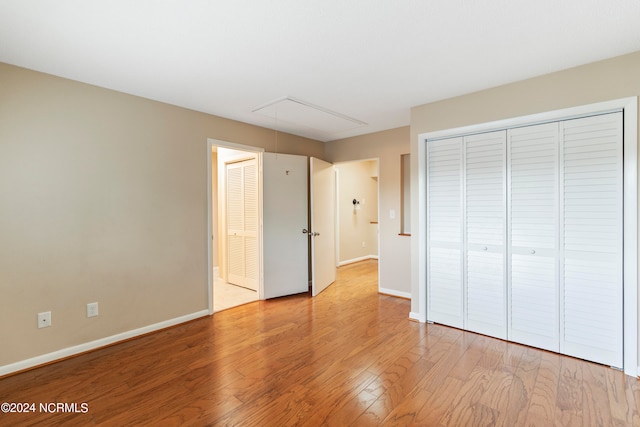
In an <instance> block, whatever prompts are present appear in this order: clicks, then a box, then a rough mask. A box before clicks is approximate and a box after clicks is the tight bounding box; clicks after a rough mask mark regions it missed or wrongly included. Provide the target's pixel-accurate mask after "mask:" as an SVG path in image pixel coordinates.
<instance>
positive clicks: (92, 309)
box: [87, 302, 98, 317]
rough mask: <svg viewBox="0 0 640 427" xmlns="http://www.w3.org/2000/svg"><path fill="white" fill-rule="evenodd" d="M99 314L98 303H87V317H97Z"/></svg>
mask: <svg viewBox="0 0 640 427" xmlns="http://www.w3.org/2000/svg"><path fill="white" fill-rule="evenodd" d="M97 315H98V303H97V302H91V303H89V304H87V317H96V316H97Z"/></svg>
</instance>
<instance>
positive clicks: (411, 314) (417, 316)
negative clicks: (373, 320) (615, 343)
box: [409, 311, 640, 371]
mask: <svg viewBox="0 0 640 427" xmlns="http://www.w3.org/2000/svg"><path fill="white" fill-rule="evenodd" d="M409 319H411V320H415V321H418V322H421V323H425V320H422V318H421V317H420V313H414V312H413V311H411V312H409ZM638 370H639V371H640V368H638Z"/></svg>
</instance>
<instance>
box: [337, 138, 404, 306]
mask: <svg viewBox="0 0 640 427" xmlns="http://www.w3.org/2000/svg"><path fill="white" fill-rule="evenodd" d="M408 152H409V127H402V128H397V129H391V130H387V131H383V132H376V133H371V134H368V135H362V136H357V137H353V138H346V139H341V140H336V141H331V142H326V143H325V157H326V159H327V160H328V161H331V162H334V163H335V162H347V161H352V160H364V159H373V158H377V159H378V161H379V164H378V165H379V177H378V186H379V200H378V204H379V209H380V218H379V222H380V223H379V239H380V253H379V254H378V256H379V259H380V261H379V270H380V277H379V287H380V289H381V290H382V291H383V292H389V293H393V294H397V295H401V296H409V295H410V291H411V284H410V283H411V276H410V267H411V265H410V237H407V236H399V235H398V234H399V233H400V155H402V154H406V153H408ZM390 210H394V211H395V214H396V215H395V219H391V218H389V211H390Z"/></svg>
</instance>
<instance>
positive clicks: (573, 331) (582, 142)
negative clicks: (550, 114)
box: [560, 112, 623, 367]
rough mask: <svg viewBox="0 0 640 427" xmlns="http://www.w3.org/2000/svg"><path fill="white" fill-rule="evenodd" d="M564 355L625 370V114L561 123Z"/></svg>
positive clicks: (561, 340)
mask: <svg viewBox="0 0 640 427" xmlns="http://www.w3.org/2000/svg"><path fill="white" fill-rule="evenodd" d="M561 144H562V145H561V150H560V153H561V162H560V165H561V176H562V182H561V191H562V193H561V194H563V197H562V198H561V199H562V206H561V217H562V226H563V231H562V233H561V245H562V246H561V248H562V253H561V261H562V264H563V270H562V272H561V274H560V282H561V283H560V287H561V294H560V297H561V316H562V320H563V323H562V328H561V332H560V334H561V336H560V351H561V352H562V353H565V354H568V355H571V356H576V357H580V358H584V359H588V360H592V361H595V362H600V363H604V364H607V365H610V366H616V367H622V336H623V317H622V315H623V312H622V247H623V246H622V244H623V242H622V225H623V222H622V212H623V210H622V201H623V193H622V190H623V189H622V180H623V169H622V113H621V112H620V113H611V114H605V115H600V116H594V117H587V118H582V119H575V120H568V121H565V122H562V123H561Z"/></svg>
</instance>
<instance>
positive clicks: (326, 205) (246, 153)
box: [207, 139, 336, 314]
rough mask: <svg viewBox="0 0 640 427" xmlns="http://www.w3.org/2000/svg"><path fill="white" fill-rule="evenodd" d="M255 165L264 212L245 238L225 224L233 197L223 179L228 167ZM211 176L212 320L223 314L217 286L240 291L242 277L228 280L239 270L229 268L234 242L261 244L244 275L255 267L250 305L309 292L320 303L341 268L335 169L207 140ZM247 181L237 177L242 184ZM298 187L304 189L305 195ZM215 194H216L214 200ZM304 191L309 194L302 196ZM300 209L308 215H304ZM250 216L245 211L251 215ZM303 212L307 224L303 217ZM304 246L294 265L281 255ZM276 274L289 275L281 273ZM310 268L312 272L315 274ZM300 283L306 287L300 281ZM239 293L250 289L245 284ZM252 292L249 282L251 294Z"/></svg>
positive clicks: (256, 211) (306, 159)
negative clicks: (338, 263)
mask: <svg viewBox="0 0 640 427" xmlns="http://www.w3.org/2000/svg"><path fill="white" fill-rule="evenodd" d="M214 149H215V152H214ZM227 150H229V151H227ZM223 153H224V156H223ZM229 153H230V154H229ZM227 154H229V155H227ZM223 157H224V158H223ZM250 159H255V160H256V162H257V173H256V175H257V176H253V175H252V176H253V178H252V179H250V180H249V181H252V182H257V185H258V189H257V192H254V193H253V194H252V196H251V197H249V199H252V200H255V199H257V206H256V207H255V208H253V211H252V212H249V214H250V215H249V216H251V217H252V218H254V224H255V223H257V226H254V229H253V230H247V229H245V230H244V231H243V232H242V233H245V234H242V233H241V230H238V229H231V228H230V227H229V224H228V221H227V220H226V218H228V214H227V211H228V210H229V206H227V205H228V204H227V203H226V201H225V200H224V199H223V198H224V197H225V194H226V192H227V191H228V189H225V186H226V181H227V178H226V175H225V173H222V172H221V171H223V170H229V169H232V168H230V167H227V166H228V165H230V164H235V163H241V162H245V161H246V160H250ZM307 167H308V169H307ZM207 168H208V177H209V178H208V179H207V191H208V198H209V200H210V203H207V209H208V230H209V238H208V239H207V240H208V263H209V265H210V268H208V269H207V270H208V297H209V313H210V314H213V313H214V311H219V309H218V308H216V306H218V304H216V302H215V300H216V298H215V289H214V283H222V282H223V281H224V282H226V283H227V284H233V282H234V281H235V276H233V277H232V276H230V274H229V273H230V270H231V267H232V266H231V265H230V264H229V262H230V261H232V260H233V258H232V254H231V252H230V251H229V246H230V245H229V241H230V240H232V239H234V240H236V243H237V242H238V239H236V237H239V236H242V237H244V238H245V243H246V241H247V239H246V238H252V239H253V241H254V243H255V241H256V240H257V245H255V244H254V245H253V246H252V248H253V249H252V250H253V251H255V254H253V258H252V262H250V263H247V262H246V260H245V261H243V262H242V264H244V267H243V268H244V269H245V270H246V269H247V267H248V266H249V267H250V268H249V269H250V270H251V274H252V275H253V277H249V279H251V280H249V282H253V286H252V287H255V288H257V290H256V291H254V292H255V293H254V294H253V296H252V297H251V298H250V300H251V301H255V300H263V299H266V298H275V297H279V296H285V295H291V294H294V293H300V292H309V290H311V296H315V295H317V294H318V293H319V292H321V291H322V290H323V289H325V288H326V287H327V286H329V285H330V284H331V283H333V282H334V280H335V272H336V264H335V226H334V221H333V218H334V215H335V200H336V198H335V189H336V187H335V174H334V170H333V165H332V164H330V163H327V162H324V161H322V160H320V159H316V158H313V157H306V156H299V155H291V154H276V153H265V152H264V150H263V149H260V148H257V147H252V146H245V145H241V144H235V143H229V142H225V141H220V140H214V139H207ZM307 170H308V173H307ZM243 173H244V172H243ZM243 173H239V174H237V175H238V176H240V177H242V175H243ZM236 178H238V177H236ZM240 180H241V181H242V180H243V179H240ZM222 181H225V182H222ZM243 182H244V181H243ZM299 184H302V187H300V185H299ZM242 185H244V184H242ZM215 189H217V192H215V193H214V190H215ZM301 189H302V190H303V191H300V190H301ZM307 189H308V194H307ZM256 196H257V197H256ZM244 198H245V195H243V196H241V197H240V200H242V203H245V202H246V200H245V199H244ZM236 202H237V201H236ZM242 203H241V204H242ZM298 205H301V207H302V208H303V209H302V210H301V209H298ZM253 206H255V205H253ZM307 206H308V207H309V208H310V210H309V215H308V216H307V214H306V213H305V212H307V210H306V209H307ZM234 209H235V208H234ZM243 210H244V211H246V209H245V208H243ZM300 212H302V218H301V219H302V221H301V222H300V221H299V218H298V216H297V214H298V213H300ZM245 213H246V212H245ZM245 213H243V215H245ZM256 230H257V231H256ZM251 233H252V234H251ZM299 243H302V245H301V247H302V248H304V250H299V251H295V259H292V256H290V252H288V251H284V250H281V249H282V248H290V247H298V246H299ZM240 247H242V245H240ZM278 248H279V249H278ZM235 249H236V250H237V249H238V248H235ZM307 249H308V251H307ZM240 252H242V253H244V256H245V257H247V254H248V249H247V248H246V247H245V248H244V249H242V248H241V249H240ZM309 253H310V254H311V256H310V257H309ZM298 257H300V258H298ZM283 263H284V264H283ZM275 266H282V268H274V267H275ZM309 266H310V268H311V270H308V267H309ZM292 269H295V270H298V269H301V271H302V272H303V273H304V274H300V275H298V274H287V275H284V276H283V275H282V274H280V273H281V272H282V271H285V270H287V271H288V270H292ZM256 271H257V273H256ZM309 271H310V272H309ZM274 272H275V273H274ZM299 277H302V279H301V280H299V279H298V278H299ZM309 278H310V279H311V282H310V283H309ZM216 279H217V280H216ZM220 279H223V280H220ZM240 285H241V286H240V287H243V284H242V283H240ZM246 285H247V282H246V281H245V282H244V286H246ZM246 287H250V286H246ZM221 299H224V296H222V297H219V298H218V300H221ZM220 302H222V301H220ZM242 303H244V301H243V302H242ZM235 305H237V304H236V303H233V302H232V303H229V304H224V306H223V307H224V308H230V307H231V306H235Z"/></svg>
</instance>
